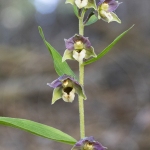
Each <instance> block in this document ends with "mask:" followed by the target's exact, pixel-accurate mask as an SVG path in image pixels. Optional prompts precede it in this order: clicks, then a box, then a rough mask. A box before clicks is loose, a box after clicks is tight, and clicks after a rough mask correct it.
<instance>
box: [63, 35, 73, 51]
mask: <svg viewBox="0 0 150 150" xmlns="http://www.w3.org/2000/svg"><path fill="white" fill-rule="evenodd" d="M64 41H65V45H66V49H68V50H74V41H73V37H71V38H69V39H64Z"/></svg>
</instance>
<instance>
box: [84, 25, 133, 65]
mask: <svg viewBox="0 0 150 150" xmlns="http://www.w3.org/2000/svg"><path fill="white" fill-rule="evenodd" d="M133 26H134V25H132V26H131V27H130V28H129V29H128V30H126V31H124V32H123V33H122V34H120V35H119V36H118V37H117V38H116V39H115V40H114V41H113V42H112V43H111V44H110V45H108V46H107V47H106V48H105V49H104V50H103V51H102V52H101V53H100V54H98V55H97V57H96V58H92V59H90V60H87V61H86V62H84V65H87V64H91V63H93V62H95V61H97V60H99V59H100V58H102V57H103V56H104V55H105V54H107V53H108V52H109V51H110V50H111V49H112V48H113V47H114V45H115V44H116V43H117V42H118V41H119V40H120V39H121V38H122V37H123V36H124V35H125V34H126V33H127V32H128V31H129V30H130V29H131V28H132V27H133Z"/></svg>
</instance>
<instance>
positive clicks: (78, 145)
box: [0, 0, 133, 150]
mask: <svg viewBox="0 0 150 150" xmlns="http://www.w3.org/2000/svg"><path fill="white" fill-rule="evenodd" d="M68 3H69V4H71V5H72V6H73V10H74V13H75V15H76V16H77V18H78V20H79V33H76V34H75V35H73V36H72V37H70V38H68V39H65V46H66V50H65V51H64V55H63V57H62V56H61V55H60V54H59V52H58V51H57V50H55V49H54V48H53V47H52V46H51V45H50V44H49V43H48V42H47V41H46V39H45V37H44V34H43V31H42V28H41V27H39V33H40V35H41V37H42V39H43V41H44V43H45V45H46V47H47V48H48V50H49V52H50V55H51V56H52V59H53V63H54V68H55V71H56V73H57V74H58V76H59V77H58V78H57V79H56V80H54V81H52V82H51V83H47V85H48V86H50V87H52V88H54V90H53V95H52V102H51V103H52V104H54V103H55V102H56V101H57V100H59V99H62V100H64V102H69V103H72V102H73V100H74V98H75V94H77V95H78V101H79V118H80V139H79V141H77V140H76V139H74V138H73V137H71V136H70V135H68V134H66V133H64V132H62V131H60V130H58V129H56V128H53V127H50V126H46V125H44V124H40V123H37V122H33V121H30V120H25V119H19V118H9V117H0V124H1V125H5V126H11V127H15V128H19V129H22V130H25V131H28V132H30V133H32V134H35V135H38V136H41V137H44V138H48V139H51V140H54V141H57V142H62V143H64V144H70V145H72V149H71V150H105V149H107V148H106V147H104V146H103V145H102V144H101V143H99V142H98V141H95V139H94V137H93V136H90V137H86V135H85V124H84V100H86V99H87V98H86V95H85V91H84V67H85V66H86V65H88V64H91V63H93V62H95V61H97V60H99V59H100V58H102V57H103V56H104V55H105V54H106V53H108V52H109V51H110V50H111V49H112V48H113V46H114V45H115V44H116V43H117V42H118V41H119V40H120V39H121V38H122V37H123V36H124V35H125V34H126V33H127V32H128V31H129V30H130V29H131V28H132V27H133V26H132V27H130V28H129V29H128V30H126V31H124V32H123V33H122V34H120V35H119V36H118V37H117V38H116V39H115V40H114V41H113V42H112V43H111V44H109V45H108V46H107V47H106V48H105V49H104V50H102V51H101V52H100V53H99V54H97V55H96V54H95V52H94V48H93V46H92V44H91V42H90V40H89V38H88V37H84V28H85V26H89V25H91V24H93V23H96V22H97V21H99V20H103V21H105V22H107V23H110V22H113V21H115V22H117V23H121V20H120V19H119V18H118V16H117V15H116V14H115V12H114V11H115V10H116V9H117V8H118V6H119V5H120V4H121V2H118V1H115V0H99V1H96V0H66V4H68ZM87 11H88V14H87ZM85 14H87V15H86V16H87V17H86V19H85ZM68 59H70V60H74V61H77V62H78V64H79V77H77V76H76V75H75V73H74V72H73V71H72V69H71V68H70V67H69V65H68V64H67V62H66V60H68Z"/></svg>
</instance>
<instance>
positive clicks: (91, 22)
mask: <svg viewBox="0 0 150 150" xmlns="http://www.w3.org/2000/svg"><path fill="white" fill-rule="evenodd" d="M97 20H98V18H97V17H96V16H95V14H93V15H92V16H91V17H90V18H89V20H88V21H87V22H86V24H85V26H89V25H91V24H93V23H95V22H96V21H97Z"/></svg>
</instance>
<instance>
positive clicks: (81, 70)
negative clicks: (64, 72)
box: [78, 64, 85, 139]
mask: <svg viewBox="0 0 150 150" xmlns="http://www.w3.org/2000/svg"><path fill="white" fill-rule="evenodd" d="M79 82H80V84H81V85H83V83H84V65H83V64H79ZM78 99H79V117H80V137H81V139H82V138H84V137H85V123H84V101H83V98H82V97H81V96H79V98H78Z"/></svg>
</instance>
